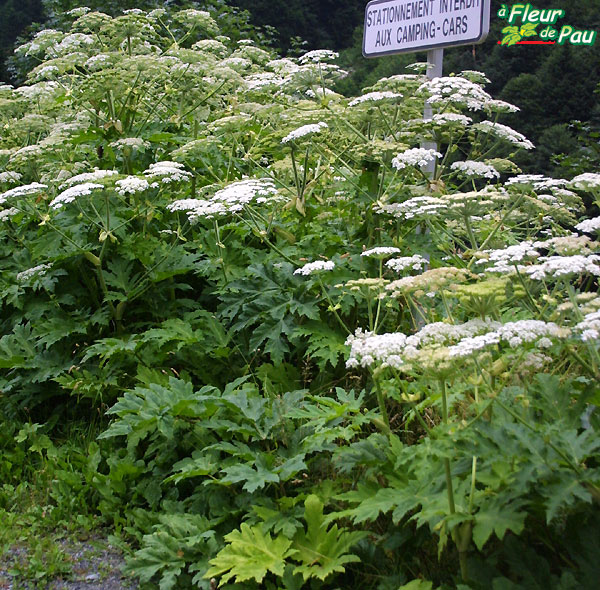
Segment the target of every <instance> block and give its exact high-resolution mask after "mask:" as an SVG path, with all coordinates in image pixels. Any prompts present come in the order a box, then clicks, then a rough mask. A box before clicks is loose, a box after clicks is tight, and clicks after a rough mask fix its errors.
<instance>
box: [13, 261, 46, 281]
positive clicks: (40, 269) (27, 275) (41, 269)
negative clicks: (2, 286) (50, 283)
mask: <svg viewBox="0 0 600 590" xmlns="http://www.w3.org/2000/svg"><path fill="white" fill-rule="evenodd" d="M51 268H52V265H51V264H38V266H34V267H33V268H28V269H27V270H23V271H21V272H19V273H17V276H16V279H17V282H18V283H25V282H27V281H28V280H29V279H31V278H32V277H34V276H38V277H40V276H44V275H45V274H46V273H47V272H48V271H49V270H50V269H51Z"/></svg>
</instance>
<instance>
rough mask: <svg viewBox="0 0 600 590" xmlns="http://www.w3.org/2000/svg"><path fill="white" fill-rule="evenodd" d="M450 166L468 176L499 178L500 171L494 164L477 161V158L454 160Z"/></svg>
mask: <svg viewBox="0 0 600 590" xmlns="http://www.w3.org/2000/svg"><path fill="white" fill-rule="evenodd" d="M450 168H451V169H452V170H457V171H458V172H460V173H461V174H463V175H464V176H466V177H467V178H492V179H493V178H499V177H500V173H499V172H498V170H496V169H495V168H494V167H493V166H490V165H489V164H484V163H483V162H477V161H475V160H465V161H464V162H454V163H453V164H452V165H451V166H450Z"/></svg>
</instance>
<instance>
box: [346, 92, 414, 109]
mask: <svg viewBox="0 0 600 590" xmlns="http://www.w3.org/2000/svg"><path fill="white" fill-rule="evenodd" d="M399 98H402V95H401V94H399V93H398V92H390V91H389V90H384V91H382V92H369V93H368V94H363V95H362V96H357V97H356V98H354V99H353V100H351V101H350V102H349V103H348V106H349V107H354V106H356V105H358V104H362V103H364V102H372V103H376V102H382V101H386V100H392V99H399Z"/></svg>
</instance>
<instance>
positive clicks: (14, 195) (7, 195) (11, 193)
mask: <svg viewBox="0 0 600 590" xmlns="http://www.w3.org/2000/svg"><path fill="white" fill-rule="evenodd" d="M46 188H48V186H47V185H45V184H40V183H39V182H32V183H31V184H24V185H22V186H17V187H15V188H11V189H10V190H8V191H6V192H4V193H2V194H0V205H3V204H4V203H6V201H10V200H11V199H18V198H19V197H25V196H27V195H35V194H36V193H39V192H40V191H43V190H44V189H46Z"/></svg>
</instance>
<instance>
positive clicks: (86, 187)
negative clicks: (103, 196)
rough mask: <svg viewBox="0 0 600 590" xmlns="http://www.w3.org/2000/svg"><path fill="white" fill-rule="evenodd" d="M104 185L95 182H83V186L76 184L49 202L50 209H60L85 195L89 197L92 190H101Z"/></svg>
mask: <svg viewBox="0 0 600 590" xmlns="http://www.w3.org/2000/svg"><path fill="white" fill-rule="evenodd" d="M102 188H104V185H102V184H98V183H95V182H84V183H83V184H76V185H75V186H72V187H71V188H68V189H67V190H65V191H63V192H62V193H60V195H58V196H57V197H55V198H54V199H52V201H50V205H48V206H49V207H50V209H60V208H61V207H62V206H63V205H66V204H68V203H72V202H73V201H74V200H75V199H77V198H79V197H83V196H86V195H91V194H92V191H93V190H97V189H102Z"/></svg>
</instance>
